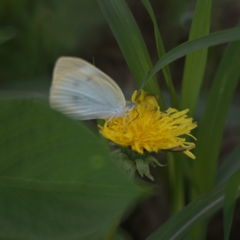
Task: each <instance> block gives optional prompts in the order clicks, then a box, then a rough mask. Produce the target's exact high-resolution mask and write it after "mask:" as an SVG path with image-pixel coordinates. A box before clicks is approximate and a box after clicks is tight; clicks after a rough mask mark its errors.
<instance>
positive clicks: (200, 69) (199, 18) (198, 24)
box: [180, 0, 212, 116]
mask: <svg viewBox="0 0 240 240" xmlns="http://www.w3.org/2000/svg"><path fill="white" fill-rule="evenodd" d="M211 7H212V1H206V0H198V2H197V6H196V9H195V13H194V18H193V22H192V26H191V31H190V35H189V40H193V39H196V38H198V37H201V36H204V35H207V34H208V33H209V29H210V20H211ZM207 52H208V49H207V48H203V49H200V50H198V51H195V52H193V53H190V54H188V55H187V56H186V61H185V65H184V73H183V84H182V94H181V103H180V109H185V108H189V113H188V114H189V116H192V115H193V113H194V109H195V108H196V104H197V100H198V97H199V91H200V87H201V83H202V80H203V76H204V72H205V66H206V61H207Z"/></svg>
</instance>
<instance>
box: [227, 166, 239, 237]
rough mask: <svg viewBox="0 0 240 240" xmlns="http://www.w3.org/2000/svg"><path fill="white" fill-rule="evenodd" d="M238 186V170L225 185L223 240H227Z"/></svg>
mask: <svg viewBox="0 0 240 240" xmlns="http://www.w3.org/2000/svg"><path fill="white" fill-rule="evenodd" d="M239 185H240V169H238V171H236V172H235V173H234V174H233V175H232V177H231V178H230V179H229V181H228V182H227V184H226V189H225V199H224V206H223V223H224V224H223V227H224V240H228V239H229V235H230V230H231V225H232V216H233V211H234V207H235V202H236V198H237V196H238V188H239Z"/></svg>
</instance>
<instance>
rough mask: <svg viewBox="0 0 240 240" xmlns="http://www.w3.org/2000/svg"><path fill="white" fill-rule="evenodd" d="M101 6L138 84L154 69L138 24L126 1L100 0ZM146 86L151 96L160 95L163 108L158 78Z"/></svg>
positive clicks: (154, 78)
mask: <svg viewBox="0 0 240 240" xmlns="http://www.w3.org/2000/svg"><path fill="white" fill-rule="evenodd" d="M98 3H99V6H100V8H101V10H102V12H103V14H104V16H105V18H106V20H107V22H108V24H109V26H110V28H111V30H112V32H113V34H114V36H115V38H116V40H117V42H118V44H119V46H120V48H121V50H122V53H123V55H124V57H125V60H126V62H127V64H128V66H129V68H130V70H131V72H132V74H133V76H134V78H135V80H136V82H137V84H138V86H140V85H141V84H142V82H143V79H144V78H145V77H146V76H147V74H148V72H149V71H150V70H151V69H152V63H151V59H150V56H149V54H148V51H147V48H146V45H145V43H144V40H143V37H142V35H141V32H140V30H139V28H138V26H137V23H136V21H135V19H134V17H133V15H132V13H131V11H130V9H129V7H128V5H127V4H126V2H125V1H124V0H118V1H109V0H98ZM152 77H153V79H152V81H151V83H149V84H147V85H146V86H145V90H147V91H149V92H150V93H151V94H156V95H159V97H160V98H159V101H160V104H161V106H163V105H164V104H163V100H162V96H161V94H160V91H159V86H158V83H157V81H156V77H155V76H153V75H152Z"/></svg>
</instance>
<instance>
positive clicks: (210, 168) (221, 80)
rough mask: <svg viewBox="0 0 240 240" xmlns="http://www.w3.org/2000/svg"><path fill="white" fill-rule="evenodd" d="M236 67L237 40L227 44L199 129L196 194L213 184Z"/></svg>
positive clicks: (239, 45) (238, 58) (239, 74)
mask: <svg viewBox="0 0 240 240" xmlns="http://www.w3.org/2000/svg"><path fill="white" fill-rule="evenodd" d="M239 69H240V41H237V42H232V43H230V44H229V46H228V48H227V49H226V52H225V54H224V56H223V58H222V61H221V63H220V65H219V68H218V71H217V73H216V76H215V79H214V82H213V86H212V88H211V92H210V94H209V97H208V101H207V105H206V110H205V113H204V116H203V119H202V122H201V124H200V126H199V129H198V137H197V139H198V141H197V148H196V153H195V155H196V158H197V160H196V161H195V162H194V163H195V164H194V173H195V177H196V180H197V182H198V185H199V189H200V192H199V194H202V193H205V192H206V191H208V190H210V189H211V188H212V187H213V185H214V181H215V176H216V169H217V163H218V156H219V151H220V147H221V142H222V135H223V130H224V124H225V120H226V117H227V113H228V109H229V105H230V103H231V100H232V97H233V95H234V92H235V89H236V86H237V83H238V80H239V77H240V72H239ZM203 172H204V174H203ZM197 196H198V194H197Z"/></svg>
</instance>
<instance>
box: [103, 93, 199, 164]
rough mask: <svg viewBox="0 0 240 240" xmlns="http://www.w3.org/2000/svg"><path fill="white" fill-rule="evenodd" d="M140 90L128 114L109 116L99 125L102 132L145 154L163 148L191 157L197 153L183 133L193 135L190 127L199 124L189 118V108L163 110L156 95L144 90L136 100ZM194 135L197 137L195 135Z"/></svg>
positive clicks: (122, 144)
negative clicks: (134, 105) (134, 104)
mask: <svg viewBox="0 0 240 240" xmlns="http://www.w3.org/2000/svg"><path fill="white" fill-rule="evenodd" d="M136 94H137V91H135V92H134V93H133V95H132V102H135V103H136V107H135V108H134V109H132V110H129V111H128V112H127V114H126V115H125V116H121V117H117V118H112V119H106V121H105V123H104V126H103V127H102V126H99V127H100V132H101V134H102V135H103V136H104V137H106V138H108V139H109V140H111V141H112V142H114V143H116V144H118V145H120V146H123V147H131V148H132V150H134V151H136V152H138V153H140V154H143V153H144V150H146V151H148V152H159V151H163V150H169V151H181V152H184V153H185V154H186V155H187V156H189V157H190V158H193V159H194V158H195V156H194V155H193V154H192V153H191V152H190V151H189V150H191V149H192V148H194V147H195V144H194V143H192V142H186V139H185V138H184V137H182V135H188V136H191V137H192V138H194V137H193V136H192V135H191V134H190V131H191V130H192V129H194V128H196V127H197V124H196V123H194V122H193V120H192V118H188V117H187V115H186V113H187V112H188V111H189V110H188V109H186V110H183V111H178V110H176V109H173V108H169V109H167V110H166V111H165V112H161V111H160V107H159V106H158V103H157V100H156V98H155V97H154V96H152V95H149V94H147V93H145V92H144V91H141V93H140V96H139V97H138V98H137V100H135V98H136ZM194 139H195V138H194Z"/></svg>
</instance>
